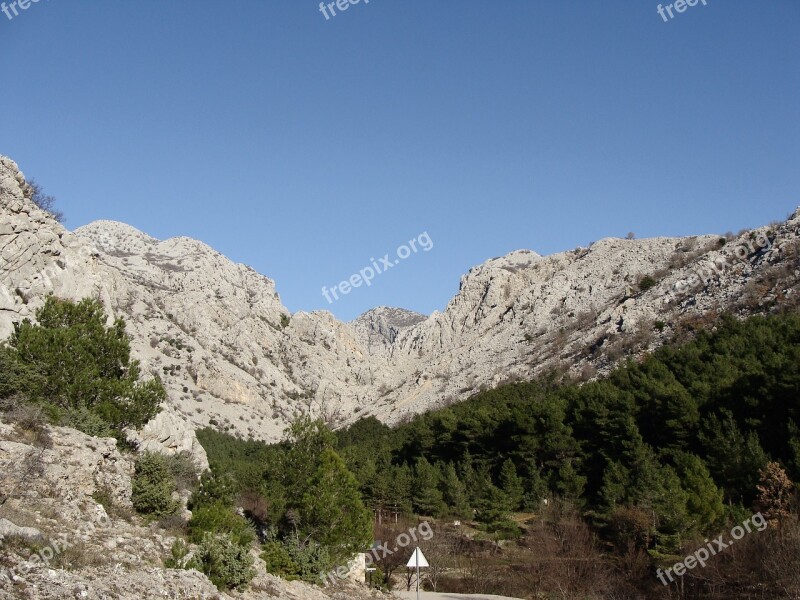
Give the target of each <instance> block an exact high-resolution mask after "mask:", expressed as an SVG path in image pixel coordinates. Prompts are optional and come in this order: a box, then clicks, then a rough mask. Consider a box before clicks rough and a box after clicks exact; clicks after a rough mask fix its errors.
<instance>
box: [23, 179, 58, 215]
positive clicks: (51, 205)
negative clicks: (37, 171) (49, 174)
mask: <svg viewBox="0 0 800 600" xmlns="http://www.w3.org/2000/svg"><path fill="white" fill-rule="evenodd" d="M25 197H26V198H28V200H30V201H31V202H33V203H34V204H35V205H36V206H38V207H39V208H41V209H42V210H43V211H45V212H47V213H50V215H51V216H52V217H53V218H54V219H55V220H56V221H58V222H59V223H63V222H64V221H65V219H64V213H63V212H61V211H60V210H58V209H57V208H56V207H55V205H56V199H55V198H54V197H53V196H48V195H47V194H45V193H44V190H43V189H42V186H40V185H39V184H38V183H36V182H35V181H34V180H33V179H31V180H30V181H29V182H28V185H27V187H26V188H25Z"/></svg>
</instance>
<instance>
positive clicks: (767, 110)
mask: <svg viewBox="0 0 800 600" xmlns="http://www.w3.org/2000/svg"><path fill="white" fill-rule="evenodd" d="M707 1H708V5H707V6H703V5H702V4H698V5H697V6H696V7H693V8H689V9H688V10H687V11H686V12H684V13H682V14H676V17H675V18H674V19H673V20H672V21H670V22H668V23H665V22H664V21H663V20H662V18H661V17H659V15H658V14H657V12H656V6H657V4H658V3H657V2H655V1H652V0H625V1H622V0H603V1H602V2H599V1H597V0H549V1H541V0H494V1H493V2H478V1H476V0H435V1H434V0H431V1H422V0H402V1H401V0H371V2H370V3H369V4H364V3H363V1H362V3H360V4H358V5H355V6H352V7H350V8H349V9H348V10H347V12H344V13H341V14H338V15H337V16H336V17H334V18H332V19H331V20H330V21H326V20H325V17H324V16H323V15H322V14H321V13H320V12H319V9H318V5H319V3H318V1H315V0H262V1H253V0H240V1H237V2H221V1H218V2H210V1H207V0H191V1H189V0H168V1H165V0H161V1H158V2H156V1H154V0H137V1H136V2H132V1H128V2H122V1H121V0H41V1H40V2H39V3H38V4H32V5H31V6H30V8H29V9H27V10H26V11H22V12H20V14H19V16H18V17H16V18H14V19H13V20H8V19H7V18H6V17H5V16H4V15H3V14H2V13H0V55H1V56H2V62H3V65H4V69H3V71H4V75H3V76H2V79H1V80H0V98H1V99H2V104H1V105H0V106H2V110H3V115H2V118H0V153H3V154H7V155H9V156H11V157H12V158H14V159H15V160H16V161H17V162H18V163H19V164H20V166H21V168H22V169H23V170H24V171H25V173H26V175H28V176H33V177H35V178H36V179H37V181H39V182H40V183H41V184H42V185H44V187H45V189H46V191H47V192H49V193H51V194H53V195H55V196H56V197H57V198H58V200H59V202H60V207H61V208H62V209H63V210H64V211H65V212H66V214H67V218H68V222H67V226H68V227H69V228H75V227H78V226H80V225H83V224H85V223H89V222H91V221H93V220H97V219H114V220H119V221H124V222H126V223H130V224H131V225H134V226H135V227H138V228H139V229H141V230H143V231H145V232H147V233H149V234H151V235H153V236H155V237H158V238H167V237H171V236H177V235H187V236H191V237H195V238H198V239H200V240H203V241H204V242H206V243H208V244H210V245H211V246H213V247H214V248H216V249H218V250H219V251H221V252H222V253H224V254H226V255H227V256H229V257H231V258H232V259H234V260H236V261H240V262H244V263H247V264H249V265H251V266H252V267H254V268H255V269H257V270H258V271H260V272H262V273H264V274H266V275H268V276H269V277H271V278H273V279H275V280H276V282H277V286H278V291H279V293H280V294H281V297H282V299H283V301H284V303H285V304H286V305H287V306H288V307H289V309H290V310H292V311H296V310H313V309H321V308H326V309H330V310H332V311H333V312H334V313H335V314H336V315H337V316H338V317H340V318H343V319H351V318H353V317H355V316H356V315H357V314H359V313H361V312H362V311H364V310H367V309H369V308H371V307H373V306H377V305H391V306H402V307H406V308H410V309H414V310H418V311H420V312H424V313H429V312H431V311H433V310H436V309H442V308H444V306H445V305H446V303H447V301H448V300H449V299H450V297H451V296H452V295H453V294H454V293H456V292H457V290H458V280H459V277H460V275H461V274H463V273H465V272H466V271H467V270H468V269H469V268H470V267H471V266H474V265H476V264H479V263H481V262H483V261H485V260H486V259H488V258H491V257H494V256H499V255H502V254H505V253H507V252H510V251H512V250H515V249H519V248H529V249H532V250H536V251H537V252H540V253H542V254H549V253H553V252H558V251H562V250H566V249H570V248H573V247H575V246H578V245H584V246H585V245H588V244H589V243H590V242H591V241H593V240H596V239H599V238H602V237H607V236H624V235H625V234H626V233H627V232H629V231H633V232H635V233H636V234H637V236H639V237H647V236H657V235H688V234H696V233H717V232H720V233H724V232H725V231H728V230H733V231H736V230H738V229H740V228H743V227H747V226H754V225H758V224H763V223H767V222H769V221H771V220H775V219H783V218H785V217H786V215H787V214H788V213H789V212H790V211H791V210H792V209H793V208H794V207H795V206H797V205H798V204H800V36H798V33H797V32H798V26H800V2H798V1H797V0H770V1H768V2H767V1H763V0H758V1H756V0H707ZM6 2H8V0H6ZM423 231H427V232H428V234H429V235H430V237H431V239H432V240H433V242H434V247H433V249H432V250H431V251H430V252H427V253H423V252H420V253H418V254H415V255H412V256H411V257H410V258H408V259H407V260H406V261H404V262H402V263H401V264H400V265H398V266H397V267H396V268H394V269H392V270H391V271H389V272H387V273H385V274H384V275H382V276H379V277H377V278H376V279H375V282H374V284H373V285H372V286H371V287H370V288H364V287H361V288H359V289H356V290H353V291H352V292H351V293H350V294H349V295H348V296H346V297H345V298H344V299H342V300H340V301H338V302H336V303H334V304H332V305H329V304H328V303H327V302H326V301H325V299H324V298H323V297H322V294H321V287H322V286H323V285H327V286H328V287H332V286H334V285H336V284H337V283H338V282H339V281H341V280H343V279H345V278H348V277H349V276H350V275H351V274H352V273H354V272H357V271H358V270H359V269H361V268H362V267H364V266H366V265H367V264H369V262H370V258H372V257H376V258H377V257H379V256H383V255H384V254H385V253H390V254H394V252H395V249H396V248H397V247H398V246H399V245H400V244H402V243H403V242H405V241H407V240H409V239H411V238H412V237H416V236H417V235H419V234H420V233H422V232H423Z"/></svg>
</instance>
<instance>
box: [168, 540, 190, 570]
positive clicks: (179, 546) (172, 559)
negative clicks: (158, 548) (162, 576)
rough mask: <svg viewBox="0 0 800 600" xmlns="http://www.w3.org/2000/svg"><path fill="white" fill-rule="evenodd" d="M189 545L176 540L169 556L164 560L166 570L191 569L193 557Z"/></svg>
mask: <svg viewBox="0 0 800 600" xmlns="http://www.w3.org/2000/svg"><path fill="white" fill-rule="evenodd" d="M189 554H190V552H189V545H188V544H187V543H186V542H184V541H183V540H180V539H178V540H175V543H174V544H172V548H171V549H170V553H169V556H168V557H167V558H165V559H164V568H165V569H190V568H192V567H190V566H189V563H190V562H191V557H190V556H189Z"/></svg>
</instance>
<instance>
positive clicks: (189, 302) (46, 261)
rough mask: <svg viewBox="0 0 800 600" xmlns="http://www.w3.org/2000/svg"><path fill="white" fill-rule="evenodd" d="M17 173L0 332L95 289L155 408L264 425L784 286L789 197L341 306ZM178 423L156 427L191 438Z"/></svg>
mask: <svg viewBox="0 0 800 600" xmlns="http://www.w3.org/2000/svg"><path fill="white" fill-rule="evenodd" d="M25 185H26V184H25V180H24V177H23V176H22V174H21V173H20V172H19V169H18V168H17V166H16V164H14V163H13V161H11V160H10V159H7V158H0V257H2V262H0V336H2V337H5V336H6V335H8V333H10V331H11V324H12V323H13V322H15V321H18V320H20V319H22V318H25V317H31V316H32V315H33V313H34V312H35V309H36V308H37V307H38V306H40V305H41V303H42V299H43V298H44V296H45V295H46V294H47V293H51V292H52V293H55V294H57V295H59V296H63V297H67V298H75V299H77V298H81V297H84V296H89V295H90V296H94V297H99V298H100V299H102V300H103V301H104V303H105V304H106V306H107V307H108V309H109V311H110V312H111V313H112V314H113V315H115V316H124V317H125V319H126V321H127V323H128V331H129V332H130V333H131V334H132V336H133V338H134V345H133V350H134V354H135V356H136V357H137V358H139V359H140V360H141V361H142V363H143V365H144V366H145V368H146V369H147V370H149V371H150V372H151V373H153V374H158V375H159V376H161V377H162V379H163V380H164V383H165V386H166V388H167V390H168V393H169V398H170V409H169V419H171V420H176V419H177V420H180V421H183V422H186V423H188V425H189V426H190V427H191V428H196V427H202V426H206V425H209V424H210V425H212V426H216V427H218V428H221V429H228V430H230V431H235V432H238V433H240V434H242V435H244V436H248V435H251V436H253V437H255V438H260V439H265V440H274V439H276V438H277V437H278V436H279V435H280V433H281V431H282V430H283V427H284V426H285V424H286V423H287V421H288V420H289V419H291V417H292V416H293V414H294V413H295V412H296V411H298V410H307V409H310V410H312V411H314V412H316V413H318V414H320V415H322V416H323V417H324V418H326V419H327V420H329V421H330V422H331V423H333V424H343V423H347V422H351V421H353V420H355V419H357V418H358V417H361V416H366V415H368V414H374V415H376V416H377V417H378V418H380V419H382V420H384V421H387V422H396V421H398V420H401V419H403V418H406V417H407V416H408V415H409V414H413V413H417V412H422V411H426V410H429V409H430V408H432V407H435V406H440V405H442V404H446V403H449V402H454V401H457V400H460V399H463V398H466V397H468V396H469V395H471V394H472V393H474V392H475V391H478V390H479V389H485V388H486V387H492V386H495V385H497V384H498V383H501V382H503V381H508V380H510V379H517V378H525V379H527V378H531V377H533V376H535V375H537V374H540V373H542V372H544V371H547V370H551V369H561V370H569V371H570V372H572V373H575V374H578V373H581V374H583V375H584V376H591V375H592V374H594V373H595V372H597V371H600V372H603V371H605V370H607V369H608V368H609V367H610V366H611V365H613V363H614V362H615V361H616V360H617V359H619V358H620V357H622V356H624V355H625V354H626V353H630V352H636V351H642V350H645V349H647V348H653V347H655V346H657V345H658V344H659V343H660V342H661V341H663V340H664V339H666V337H667V336H669V335H670V334H671V333H672V332H673V331H674V328H675V327H676V326H677V324H678V323H679V322H681V321H684V320H686V319H693V318H702V317H703V316H704V315H708V314H715V313H716V312H717V311H720V310H724V309H732V310H736V311H740V312H743V313H747V312H749V311H753V310H761V309H762V308H764V307H767V308H769V306H771V305H772V304H776V303H777V304H785V303H796V298H797V281H798V276H799V275H800V273H799V272H798V247H799V246H800V242H799V241H798V239H800V236H799V235H798V234H799V227H800V212H796V213H795V214H794V215H793V216H792V218H791V219H790V220H789V221H787V222H786V223H783V224H780V225H776V226H772V227H763V228H761V229H758V230H755V231H753V232H746V233H744V234H742V235H741V236H739V237H738V238H736V237H734V238H732V239H729V240H725V244H724V245H723V244H722V243H721V239H720V236H716V235H714V236H712V235H709V236H700V237H693V238H655V239H646V240H621V239H604V240H600V241H598V242H596V243H594V244H592V245H591V246H590V247H588V248H577V249H575V250H572V251H569V252H563V253H559V254H555V255H551V256H540V255H538V254H536V253H535V252H532V251H528V250H521V251H517V252H513V253H511V254H509V255H507V256H504V257H500V258H495V259H492V260H489V261H487V262H485V263H484V264H482V265H479V266H477V267H475V268H473V269H471V270H470V271H469V273H467V274H466V275H464V276H463V277H462V278H461V285H460V289H459V292H458V294H457V295H456V296H455V297H454V298H453V299H452V300H451V301H450V302H449V304H448V305H447V307H446V308H445V310H444V311H442V312H436V313H434V314H432V315H430V316H428V317H425V316H423V315H418V314H416V313H412V312H410V311H404V310H402V309H392V308H378V309H374V310H372V311H369V312H367V313H365V314H364V315H362V316H361V317H359V318H358V319H356V320H355V321H353V322H352V323H342V322H340V321H338V320H336V319H335V318H334V317H333V315H331V314H330V313H329V312H327V311H318V312H312V313H305V312H299V313H297V314H295V315H291V314H290V313H289V311H288V310H287V309H286V308H285V307H284V306H283V305H282V304H281V301H280V298H279V297H278V295H277V293H276V291H275V284H274V282H273V281H271V280H270V279H268V278H267V277H264V276H262V275H260V274H258V273H256V272H255V271H254V270H252V269H251V268H249V267H247V266H245V265H240V264H235V263H233V262H231V261H229V260H228V259H226V258H225V257H224V256H222V255H221V254H219V253H218V252H216V251H214V250H213V249H211V248H209V247H208V246H206V245H205V244H202V243H201V242H197V241H195V240H191V239H188V238H173V239H170V240H165V241H159V240H156V239H154V238H152V237H150V236H148V235H146V234H144V233H142V232H140V231H138V230H136V229H134V228H132V227H130V226H127V225H124V224H121V223H115V222H110V221H98V222H95V223H92V224H90V225H87V226H85V227H82V228H80V229H78V230H76V231H75V232H69V231H66V230H65V229H64V228H63V227H61V226H60V225H59V224H58V223H56V222H55V221H54V220H53V219H51V218H50V217H49V216H48V215H47V214H46V213H44V212H42V211H41V210H39V209H38V208H36V207H35V206H34V205H33V204H32V203H31V202H30V201H29V200H27V199H26V198H25V193H24V188H25ZM751 238H752V239H751ZM714 261H717V262H716V267H712V266H711V265H714V264H715V263H714ZM698 272H699V274H700V276H702V277H704V278H705V279H704V280H703V281H702V282H701V277H700V276H698ZM155 429H156V430H157V431H160V432H161V433H154V432H151V436H154V437H156V438H157V437H160V436H162V435H163V431H164V429H165V427H162V428H158V427H156V428H155ZM186 435H188V434H181V435H179V436H177V439H173V440H172V441H171V442H169V443H171V444H173V445H180V444H186V443H193V442H191V440H189V441H187V438H186Z"/></svg>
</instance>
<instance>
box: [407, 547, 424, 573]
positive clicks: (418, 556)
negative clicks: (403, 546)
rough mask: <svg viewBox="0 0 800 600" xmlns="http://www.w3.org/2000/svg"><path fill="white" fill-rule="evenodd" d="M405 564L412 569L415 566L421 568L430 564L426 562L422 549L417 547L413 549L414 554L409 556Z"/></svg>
mask: <svg viewBox="0 0 800 600" xmlns="http://www.w3.org/2000/svg"><path fill="white" fill-rule="evenodd" d="M417 561H419V562H417ZM406 566H407V567H411V568H412V569H413V568H415V567H419V568H420V569H421V568H422V567H429V566H430V565H429V564H428V561H427V559H426V558H425V555H424V554H423V553H422V550H420V549H419V548H417V549H416V550H414V554H412V555H411V558H409V559H408V564H407V565H406Z"/></svg>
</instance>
